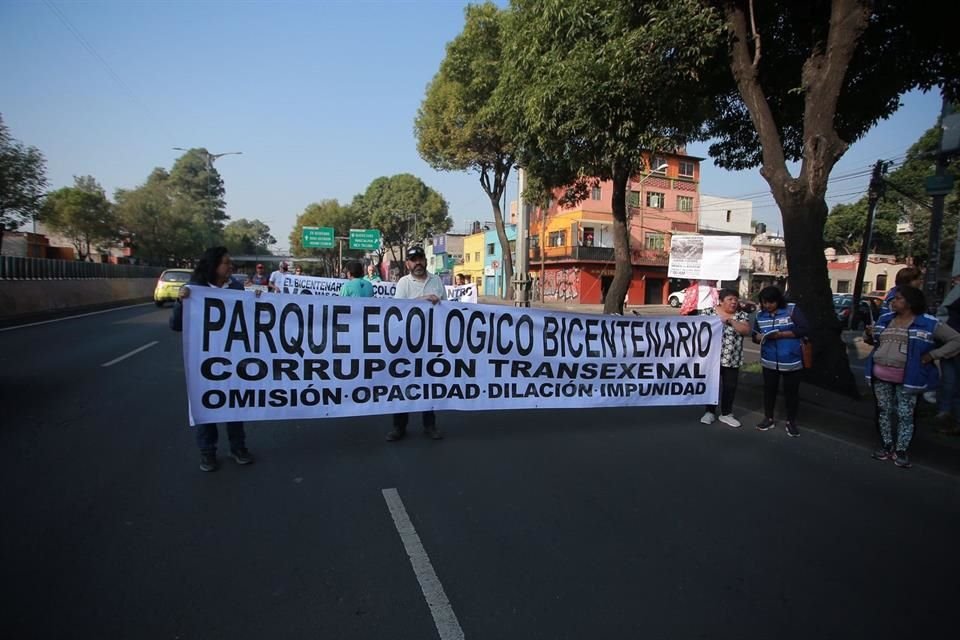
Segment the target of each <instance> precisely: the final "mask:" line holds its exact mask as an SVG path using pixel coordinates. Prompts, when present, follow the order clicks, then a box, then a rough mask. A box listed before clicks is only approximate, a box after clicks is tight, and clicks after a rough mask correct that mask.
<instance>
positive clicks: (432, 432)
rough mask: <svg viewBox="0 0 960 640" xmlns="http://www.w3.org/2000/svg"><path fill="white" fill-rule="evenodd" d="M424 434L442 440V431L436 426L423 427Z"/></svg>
mask: <svg viewBox="0 0 960 640" xmlns="http://www.w3.org/2000/svg"><path fill="white" fill-rule="evenodd" d="M423 433H424V435H426V436H428V437H430V438H433V439H434V440H443V432H442V431H440V429H438V428H437V427H435V426H434V427H424V428H423Z"/></svg>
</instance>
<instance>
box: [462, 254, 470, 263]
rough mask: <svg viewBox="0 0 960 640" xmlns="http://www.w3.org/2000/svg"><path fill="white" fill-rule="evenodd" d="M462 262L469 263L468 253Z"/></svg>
mask: <svg viewBox="0 0 960 640" xmlns="http://www.w3.org/2000/svg"><path fill="white" fill-rule="evenodd" d="M463 261H464V263H467V262H470V254H469V253H468V254H467V255H466V256H464V258H463Z"/></svg>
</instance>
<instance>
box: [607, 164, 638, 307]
mask: <svg viewBox="0 0 960 640" xmlns="http://www.w3.org/2000/svg"><path fill="white" fill-rule="evenodd" d="M630 173H631V172H630V169H629V168H628V167H626V166H625V165H623V164H622V163H620V162H614V163H613V198H612V200H611V204H612V206H613V257H614V260H615V262H616V270H615V271H614V275H613V282H612V283H610V288H609V289H607V297H606V299H605V300H604V302H603V312H604V313H620V314H622V313H623V303H624V300H626V298H627V289H628V288H630V281H631V280H632V279H633V264H632V263H631V262H630V227H629V226H628V224H627V180H629V178H630Z"/></svg>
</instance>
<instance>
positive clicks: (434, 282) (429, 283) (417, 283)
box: [393, 271, 447, 300]
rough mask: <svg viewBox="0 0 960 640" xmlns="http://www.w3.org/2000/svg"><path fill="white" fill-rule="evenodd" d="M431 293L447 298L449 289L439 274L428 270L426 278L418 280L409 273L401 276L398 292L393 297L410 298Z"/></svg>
mask: <svg viewBox="0 0 960 640" xmlns="http://www.w3.org/2000/svg"><path fill="white" fill-rule="evenodd" d="M431 293H432V294H433V295H435V296H437V297H438V298H440V299H441V300H446V299H447V290H446V288H445V287H444V286H443V281H442V280H441V279H440V277H439V276H436V275H434V274H432V273H430V272H429V271H428V272H427V279H426V280H417V279H416V278H414V277H413V276H411V275H409V274H407V275H405V276H403V277H402V278H400V281H399V282H397V292H396V293H394V294H393V297H394V298H403V299H405V300H410V299H413V298H419V297H421V296H426V295H429V294H431Z"/></svg>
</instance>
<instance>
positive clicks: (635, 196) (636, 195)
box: [627, 191, 640, 207]
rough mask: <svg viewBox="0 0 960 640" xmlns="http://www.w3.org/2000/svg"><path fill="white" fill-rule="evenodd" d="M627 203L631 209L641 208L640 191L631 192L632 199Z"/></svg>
mask: <svg viewBox="0 0 960 640" xmlns="http://www.w3.org/2000/svg"><path fill="white" fill-rule="evenodd" d="M627 202H628V203H629V204H630V206H631V207H639V206H640V192H639V191H631V192H630V197H629V198H628V199H627Z"/></svg>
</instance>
